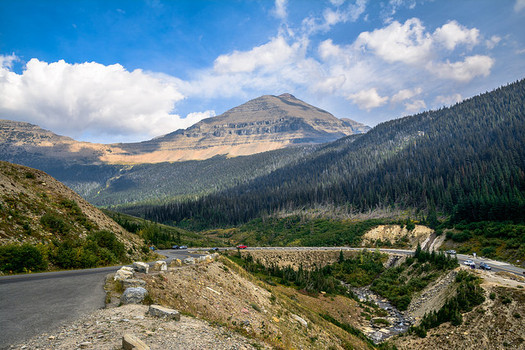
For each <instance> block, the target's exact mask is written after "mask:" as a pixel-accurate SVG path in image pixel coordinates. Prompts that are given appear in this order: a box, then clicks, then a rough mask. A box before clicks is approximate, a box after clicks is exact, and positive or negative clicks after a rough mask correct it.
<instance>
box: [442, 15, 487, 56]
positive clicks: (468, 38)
mask: <svg viewBox="0 0 525 350" xmlns="http://www.w3.org/2000/svg"><path fill="white" fill-rule="evenodd" d="M433 37H434V39H435V40H436V41H437V42H438V43H440V44H442V45H443V46H444V47H445V48H447V49H448V50H454V48H455V47H456V46H457V45H460V44H465V45H467V47H468V48H472V47H474V46H475V45H477V44H478V42H479V30H478V29H477V28H472V29H468V28H466V27H465V26H462V25H460V24H458V22H456V21H450V22H448V23H446V24H444V25H443V26H441V27H440V28H438V29H436V31H435V32H434V35H433Z"/></svg>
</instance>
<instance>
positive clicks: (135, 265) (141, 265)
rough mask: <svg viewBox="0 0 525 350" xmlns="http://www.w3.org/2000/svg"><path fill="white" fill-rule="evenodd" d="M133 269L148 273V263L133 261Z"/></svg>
mask: <svg viewBox="0 0 525 350" xmlns="http://www.w3.org/2000/svg"><path fill="white" fill-rule="evenodd" d="M133 269H134V270H135V271H137V272H143V273H148V271H149V265H148V264H146V263H143V262H141V261H135V262H134V263H133Z"/></svg>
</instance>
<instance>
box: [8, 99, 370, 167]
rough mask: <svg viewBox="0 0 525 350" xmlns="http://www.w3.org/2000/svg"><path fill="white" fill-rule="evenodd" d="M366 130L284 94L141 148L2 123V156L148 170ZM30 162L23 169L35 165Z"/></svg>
mask: <svg viewBox="0 0 525 350" xmlns="http://www.w3.org/2000/svg"><path fill="white" fill-rule="evenodd" d="M368 129H369V128H368V127H367V126H365V125H363V124H360V123H358V122H355V121H352V120H350V119H345V120H340V119H338V118H336V117H334V116H333V115H332V114H330V113H328V112H326V111H324V110H322V109H319V108H317V107H314V106H312V105H309V104H307V103H305V102H303V101H301V100H299V99H297V98H295V97H294V96H292V95H290V94H283V95H280V96H271V95H267V96H261V97H259V98H256V99H253V100H251V101H248V102H246V103H245V104H243V105H240V106H238V107H235V108H233V109H230V110H229V111H227V112H225V113H223V114H222V115H219V116H216V117H213V118H208V119H204V120H202V121H200V122H198V123H196V124H195V125H193V126H191V127H189V128H187V129H185V130H177V131H175V132H172V133H169V134H167V135H164V136H161V137H157V138H154V139H152V140H149V141H144V142H139V143H120V144H110V145H103V144H94V143H88V142H77V141H75V140H73V139H71V138H68V137H64V136H59V135H56V134H54V133H52V132H50V131H47V130H43V129H41V128H39V127H38V126H35V125H32V124H28V123H21V122H13V121H9V120H0V144H1V146H0V151H1V153H2V155H3V156H2V159H3V160H6V161H20V160H22V162H23V160H24V159H27V158H29V159H30V160H31V162H37V159H41V160H42V161H43V162H48V161H49V160H60V161H61V162H64V161H65V162H70V163H76V164H79V163H80V164H94V163H105V164H121V163H126V164H144V163H160V162H174V161H182V160H202V159H208V158H211V157H214V156H216V155H227V156H240V155H251V154H256V153H261V152H265V151H270V150H276V149H282V148H285V147H289V146H294V145H304V144H319V143H326V142H330V141H334V140H336V139H338V138H341V137H343V136H347V135H352V134H356V133H362V132H366V131H367V130H368ZM28 162H29V161H28ZM28 162H25V163H24V164H27V165H31V166H32V165H33V164H32V163H30V162H29V163H28Z"/></svg>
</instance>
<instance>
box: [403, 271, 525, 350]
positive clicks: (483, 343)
mask: <svg viewBox="0 0 525 350" xmlns="http://www.w3.org/2000/svg"><path fill="white" fill-rule="evenodd" d="M469 271H470V269H469ZM474 273H476V274H477V275H479V276H480V277H481V278H483V283H482V284H481V286H482V287H483V289H484V290H485V302H484V303H483V304H481V305H479V306H477V307H476V308H474V310H472V311H471V312H468V313H465V314H463V323H462V324H461V325H460V326H458V327H455V326H452V325H451V324H450V323H445V324H442V325H441V326H439V327H437V328H434V329H431V330H429V331H428V333H427V337H426V338H419V337H417V336H415V335H403V336H400V337H398V338H396V339H394V341H393V343H394V344H395V345H396V346H397V347H398V348H399V349H407V350H408V349H416V348H419V349H427V348H428V349H430V348H432V349H435V350H450V349H487V350H492V349H494V350H496V349H525V327H523V324H524V319H525V282H523V281H518V280H516V278H514V277H513V276H510V277H512V278H509V276H507V275H504V274H500V273H494V272H490V271H480V270H477V271H475V272H474ZM445 278H448V276H447V277H445ZM437 284H442V285H443V284H444V281H441V282H439V281H438V283H437ZM434 285H436V284H434ZM432 289H433V286H429V288H427V289H425V291H424V292H423V295H425V294H428V298H429V300H427V301H424V302H423V303H422V304H421V306H420V310H419V311H418V310H417V308H414V309H413V310H411V311H412V312H414V313H415V314H420V315H421V314H424V313H425V312H429V311H430V308H429V306H433V307H437V306H439V304H440V303H442V302H444V297H445V298H446V297H448V296H447V294H449V295H453V294H454V290H453V289H451V288H448V291H447V292H446V293H443V291H442V292H440V291H439V289H438V290H437V291H436V293H435V294H434V295H433V294H432ZM425 292H427V293H425ZM411 306H412V305H411ZM409 310H410V309H409Z"/></svg>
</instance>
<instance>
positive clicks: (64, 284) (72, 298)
mask: <svg viewBox="0 0 525 350" xmlns="http://www.w3.org/2000/svg"><path fill="white" fill-rule="evenodd" d="M159 253H160V254H164V255H166V256H167V257H168V258H185V257H187V256H188V255H189V252H187V251H185V250H165V251H164V250H163V251H159ZM119 268H120V266H113V267H103V268H97V269H87V270H74V271H60V272H45V273H37V274H28V275H16V276H2V277H0V349H3V348H6V347H8V346H9V345H12V344H17V343H20V342H23V341H24V340H26V339H29V338H31V337H33V336H35V335H37V334H41V333H44V332H50V331H52V330H53V329H56V328H58V327H60V326H61V325H62V324H64V323H67V322H69V321H72V320H75V319H77V318H78V317H79V316H81V315H82V314H84V313H88V312H92V311H94V310H96V309H100V308H102V307H104V299H105V293H104V289H103V286H104V279H105V276H106V275H107V274H108V273H111V272H114V271H116V270H117V269H119Z"/></svg>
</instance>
